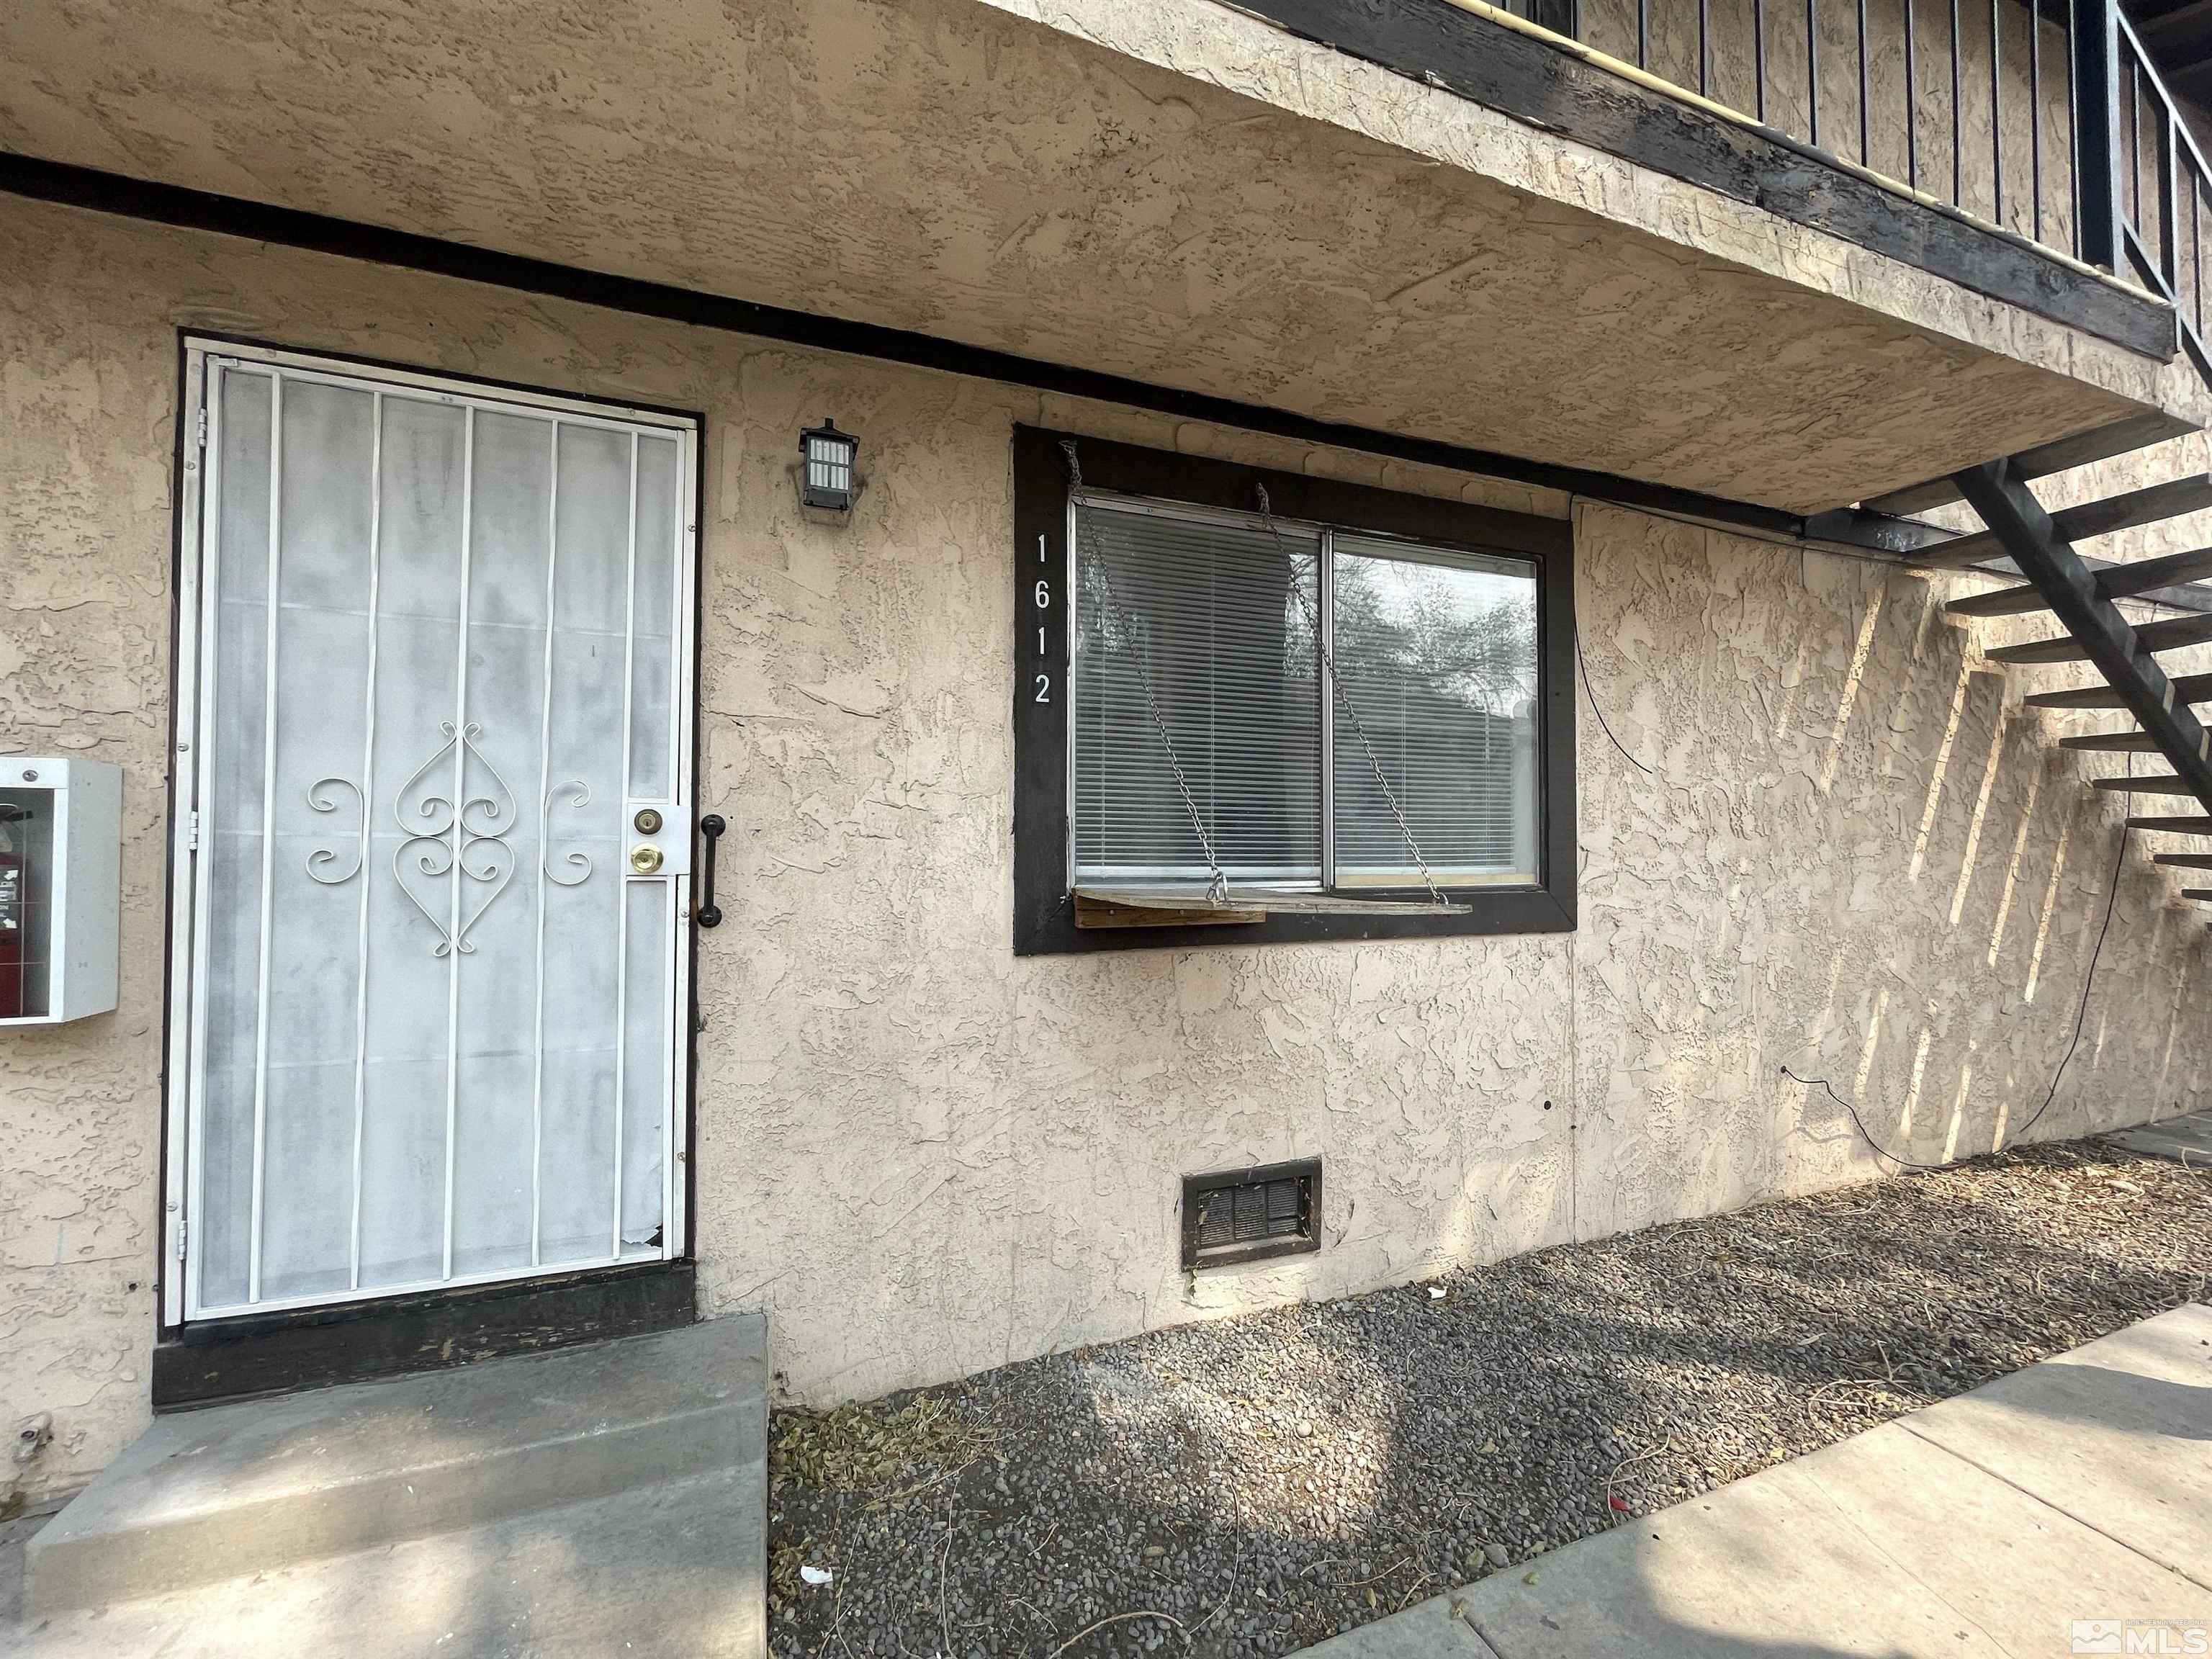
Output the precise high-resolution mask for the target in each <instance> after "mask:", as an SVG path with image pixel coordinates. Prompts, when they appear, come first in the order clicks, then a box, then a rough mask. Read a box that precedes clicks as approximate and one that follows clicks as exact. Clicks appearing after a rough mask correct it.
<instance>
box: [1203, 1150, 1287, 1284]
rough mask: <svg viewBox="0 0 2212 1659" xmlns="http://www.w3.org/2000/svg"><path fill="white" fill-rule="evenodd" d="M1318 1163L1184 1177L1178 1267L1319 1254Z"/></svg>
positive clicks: (1212, 1265)
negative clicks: (1180, 1260) (1180, 1252)
mask: <svg viewBox="0 0 2212 1659" xmlns="http://www.w3.org/2000/svg"><path fill="white" fill-rule="evenodd" d="M1320 1218H1321V1160H1320V1159H1319V1158H1302V1159H1300V1160H1298V1161H1297V1162H1296V1163H1291V1164H1266V1165H1264V1166H1262V1167H1261V1168H1258V1169H1253V1170H1219V1171H1217V1172H1216V1173H1214V1174H1212V1175H1195V1176H1184V1177H1183V1181H1182V1265H1183V1266H1184V1267H1190V1268H1197V1267H1227V1266H1229V1265H1231V1264H1232V1263H1235V1262H1239V1261H1259V1260H1260V1259H1261V1258H1262V1257H1265V1256H1272V1255H1298V1254H1300V1253H1302V1252H1308V1251H1314V1250H1318V1249H1321V1226H1320Z"/></svg>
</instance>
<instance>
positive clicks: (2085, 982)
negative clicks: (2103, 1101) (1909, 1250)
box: [1575, 626, 2136, 1170]
mask: <svg viewBox="0 0 2212 1659" xmlns="http://www.w3.org/2000/svg"><path fill="white" fill-rule="evenodd" d="M1575 663H1576V665H1577V667H1578V668H1580V669H1581V671H1582V682H1583V696H1585V697H1586V698H1588V699H1589V706H1590V713H1591V714H1595V716H1596V717H1597V723H1598V726H1599V727H1600V729H1601V730H1602V731H1603V732H1605V734H1606V736H1607V737H1608V738H1613V747H1614V748H1615V749H1619V750H1620V753H1621V756H1622V758H1624V759H1625V760H1626V761H1627V762H1628V763H1629V764H1630V765H1632V766H1633V767H1635V768H1636V769H1637V770H1638V771H1639V772H1643V773H1644V774H1645V775H1652V773H1651V769H1650V767H1648V766H1646V765H1644V763H1643V762H1642V761H1639V760H1638V759H1637V758H1636V757H1635V756H1633V755H1632V754H1630V753H1629V752H1628V750H1626V748H1625V747H1623V746H1622V744H1621V741H1620V738H1616V737H1613V727H1612V726H1610V725H1609V724H1607V720H1606V718H1605V710H1604V709H1602V708H1600V707H1599V706H1598V701H1597V692H1596V691H1595V690H1594V689H1593V688H1592V686H1591V685H1590V678H1589V665H1588V664H1587V663H1586V662H1584V661H1583V638H1582V629H1581V628H1580V627H1579V626H1577V628H1576V629H1575ZM2135 771H2136V759H2135V756H2134V755H2133V754H2132V753H2130V755H2129V756H2128V776H2129V777H2130V778H2133V777H2134V776H2135ZM2121 805H2122V818H2121V823H2120V837H2119V843H2118V846H2117V847H2115V848H2113V850H2112V879H2111V881H2110V883H2109V884H2108V887H2107V889H2106V895H2105V921H2104V925H2103V926H2102V927H2100V928H2099V929H2098V930H2097V943H2096V945H2095V947H2094V948H2093V950H2091V951H2090V953H2089V971H2088V972H2087V974H2086V975H2083V977H2082V981H2081V1001H2080V1002H2079V1003H2078V1004H2077V1005H2076V1006H2075V1010H2074V1033H2073V1036H2072V1037H2071V1038H2070V1039H2069V1041H2068V1042H2067V1045H2066V1052H2065V1053H2064V1054H2062V1055H2061V1056H2059V1060H2058V1066H2057V1070H2055V1071H2054V1072H2052V1073H2051V1087H2050V1088H2049V1089H2048V1090H2046V1091H2045V1093H2044V1097H2043V1103H2042V1104H2041V1105H2039V1106H2038V1107H2037V1108H2036V1109H2035V1110H2034V1111H2033V1113H2032V1114H2030V1115H2029V1116H2028V1118H2027V1121H2025V1122H2024V1123H2022V1124H2021V1126H2020V1127H2018V1128H2017V1129H2015V1130H2014V1131H2013V1133H2012V1136H2011V1141H2012V1143H2013V1144H2015V1145H2016V1144H2018V1142H2019V1140H2020V1139H2021V1136H2023V1135H2025V1134H2027V1132H2028V1131H2029V1130H2030V1129H2032V1128H2033V1127H2035V1126H2036V1124H2037V1123H2038V1122H2039V1121H2041V1119H2042V1117H2043V1115H2044V1114H2045V1113H2046V1112H2048V1111H2049V1110H2050V1109H2051V1103H2052V1102H2053V1101H2055V1100H2056V1099H2057V1097H2058V1085H2059V1083H2060V1081H2061V1080H2062V1079H2063V1078H2064V1077H2065V1075H2066V1068H2067V1066H2069V1064H2071V1063H2072V1061H2073V1059H2074V1055H2075V1051H2076V1050H2077V1049H2079V1048H2081V1033H2082V1031H2083V1030H2086V1029H2087V1024H2088V1018H2089V994H2090V992H2091V991H2092V990H2093V989H2094V988H2095V987H2096V983H2097V965H2098V963H2099V962H2100V961H2101V960H2102V958H2103V957H2104V954H2105V939H2106V935H2107V934H2109V933H2111V932H2112V915H2113V913H2114V911H2115V910H2117V909H2118V906H2119V898H2120V872H2121V870H2122V869H2123V867H2124V866H2125V865H2126V862H2127V854H2128V836H2129V835H2130V830H2131V826H2130V825H2129V823H2127V821H2126V820H2127V817H2129V816H2130V815H2132V814H2133V812H2134V811H2135V792H2134V791H2133V790H2132V789H2130V790H2129V791H2128V792H2127V793H2126V794H2125V795H2124V798H2123V799H2122V804H2121ZM1781 1071H1782V1075H1783V1076H1784V1077H1786V1078H1788V1079H1790V1081H1791V1082H1793V1083H1797V1084H1802V1085H1805V1086H1806V1087H1808V1088H1810V1087H1812V1086H1814V1085H1818V1086H1819V1087H1820V1089H1821V1090H1822V1091H1825V1092H1826V1095H1827V1097H1828V1098H1829V1099H1831V1100H1832V1101H1834V1102H1835V1103H1836V1104H1837V1105H1838V1106H1840V1107H1842V1108H1843V1109H1844V1115H1846V1116H1848V1117H1849V1118H1850V1121H1851V1126H1852V1127H1854V1128H1856V1129H1857V1131H1858V1133H1859V1138H1860V1139H1863V1140H1864V1141H1865V1142H1866V1144H1867V1145H1868V1146H1869V1147H1871V1148H1873V1150H1874V1152H1875V1156H1876V1157H1877V1158H1886V1159H1887V1160H1888V1161H1889V1162H1890V1163H1892V1164H1895V1165H1897V1167H1898V1168H1899V1169H1900V1170H1942V1169H1947V1168H1948V1167H1949V1166H1948V1164H1921V1163H1916V1162H1915V1161H1914V1160H1913V1159H1911V1158H1900V1157H1899V1156H1898V1154H1897V1153H1895V1152H1892V1151H1890V1150H1889V1148H1888V1147H1887V1146H1883V1145H1882V1144H1881V1142H1880V1141H1878V1140H1876V1139H1875V1138H1874V1135H1873V1133H1871V1132H1870V1131H1869V1129H1868V1128H1867V1126H1866V1124H1865V1121H1863V1119H1861V1117H1860V1116H1859V1114H1858V1109H1857V1107H1855V1106H1853V1105H1852V1104H1851V1103H1850V1101H1848V1100H1846V1099H1844V1097H1843V1096H1841V1095H1839V1094H1838V1093H1837V1092H1836V1090H1835V1085H1832V1083H1830V1082H1829V1080H1828V1079H1826V1078H1824V1077H1802V1076H1800V1075H1799V1074H1798V1073H1796V1072H1794V1071H1792V1070H1791V1069H1790V1067H1789V1066H1783V1067H1782V1068H1781ZM2002 1150H2004V1148H2003V1145H2002V1144H2000V1145H1998V1146H1993V1147H1991V1148H1990V1151H1991V1152H2002Z"/></svg>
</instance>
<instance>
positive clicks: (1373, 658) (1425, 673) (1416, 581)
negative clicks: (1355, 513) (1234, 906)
mask: <svg viewBox="0 0 2212 1659" xmlns="http://www.w3.org/2000/svg"><path fill="white" fill-rule="evenodd" d="M1333 543H1334V544H1333V549H1332V558H1331V572H1332V578H1331V580H1332V588H1333V592H1332V595H1331V597H1332V600H1333V609H1332V613H1331V614H1332V616H1333V618H1334V622H1333V627H1334V635H1333V639H1332V649H1333V651H1334V657H1335V662H1336V677H1337V684H1338V685H1339V687H1340V693H1341V696H1340V701H1339V702H1338V704H1337V707H1336V711H1335V720H1334V742H1333V744H1332V748H1333V750H1334V754H1333V756H1332V763H1333V768H1334V798H1335V818H1336V847H1335V852H1336V882H1337V884H1338V885H1339V886H1345V887H1349V886H1362V885H1383V886H1404V885H1408V884H1413V883H1416V882H1418V881H1419V879H1420V873H1419V867H1418V866H1416V865H1415V863H1414V862H1413V854H1412V852H1411V850H1410V849H1409V848H1407V842H1406V837H1405V835H1404V834H1403V832H1402V831H1401V829H1399V827H1398V823H1397V819H1396V817H1395V815H1394V814H1393V813H1392V811H1390V803H1389V799H1388V798H1386V797H1385V796H1384V794H1383V790H1382V788H1381V787H1380V786H1379V785H1378V784H1377V783H1376V781H1375V770H1374V768H1373V767H1372V766H1370V764H1369V762H1368V748H1369V746H1371V748H1372V750H1373V751H1374V757H1375V760H1376V763H1379V764H1380V765H1381V767H1382V769H1383V775H1384V776H1385V777H1386V778H1388V779H1389V782H1390V788H1391V791H1392V793H1395V795H1396V796H1397V799H1398V805H1399V806H1400V807H1401V809H1402V810H1403V811H1404V812H1405V815H1406V819H1407V823H1409V824H1410V825H1411V826H1412V828H1413V838H1414V840H1415V841H1417V842H1419V844H1420V849H1421V855H1422V857H1423V858H1425V860H1427V861H1428V866H1429V869H1430V871H1431V873H1432V874H1433V875H1434V876H1435V878H1436V879H1437V883H1438V884H1441V885H1452V884H1461V885H1476V884H1520V883H1534V881H1535V880H1536V879H1537V871H1536V799H1537V790H1536V774H1535V763H1536V731H1535V707H1536V571H1535V567H1534V565H1533V564H1531V563H1528V562H1526V561H1523V560H1518V559H1503V558H1496V557H1486V556H1480V555H1472V554H1462V553H1443V552H1437V551H1431V550H1425V549H1421V548H1414V547H1409V546H1407V545H1406V544H1402V543H1398V542H1387V541H1380V540H1376V539H1372V538H1366V537H1361V536H1355V535H1347V534H1345V533H1343V532H1338V533H1337V534H1336V535H1335V536H1334V538H1333ZM1346 703H1349V704H1350V705H1351V708H1352V709H1354V710H1356V711H1357V713H1358V720H1357V721H1356V722H1355V721H1354V720H1353V719H1352V714H1350V713H1348V712H1347V710H1346ZM1363 729H1364V732H1365V736H1366V744H1365V745H1363V744H1362V742H1361V736H1360V734H1361V731H1362V730H1363Z"/></svg>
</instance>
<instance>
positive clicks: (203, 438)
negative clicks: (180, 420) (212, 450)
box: [198, 404, 207, 449]
mask: <svg viewBox="0 0 2212 1659" xmlns="http://www.w3.org/2000/svg"><path fill="white" fill-rule="evenodd" d="M198 447H200V448H202V449H205V448H206V447H207V405H206V404H201V405H200V418H199V442H198Z"/></svg>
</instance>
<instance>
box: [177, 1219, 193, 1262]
mask: <svg viewBox="0 0 2212 1659" xmlns="http://www.w3.org/2000/svg"><path fill="white" fill-rule="evenodd" d="M191 1230H192V1224H191V1221H190V1219H188V1218H185V1217H183V1216H179V1217H178V1218H177V1260H178V1261H183V1260H184V1259H185V1236H186V1235H187V1234H189V1233H190V1232H191Z"/></svg>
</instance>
